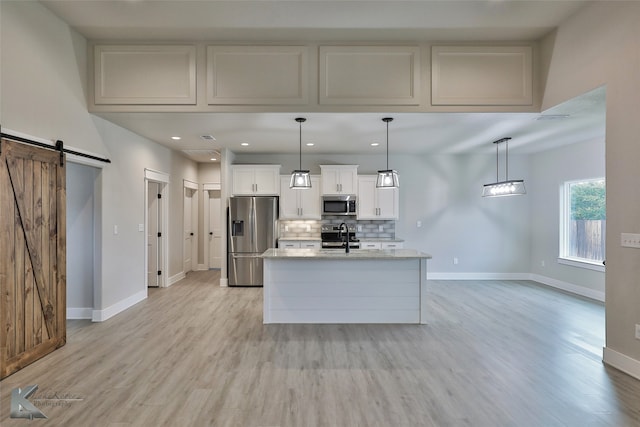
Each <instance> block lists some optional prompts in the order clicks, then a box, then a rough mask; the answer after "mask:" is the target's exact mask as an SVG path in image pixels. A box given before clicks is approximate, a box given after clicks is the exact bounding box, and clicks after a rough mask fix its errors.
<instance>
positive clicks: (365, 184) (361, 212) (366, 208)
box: [358, 176, 379, 219]
mask: <svg viewBox="0 0 640 427" xmlns="http://www.w3.org/2000/svg"><path fill="white" fill-rule="evenodd" d="M377 213H378V207H377V205H376V177H375V176H360V177H358V219H379V218H378V216H377Z"/></svg>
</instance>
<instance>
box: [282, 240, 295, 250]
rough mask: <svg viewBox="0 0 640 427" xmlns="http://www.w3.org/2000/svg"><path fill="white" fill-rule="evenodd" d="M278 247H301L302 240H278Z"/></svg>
mask: <svg viewBox="0 0 640 427" xmlns="http://www.w3.org/2000/svg"><path fill="white" fill-rule="evenodd" d="M278 247H280V248H283V249H299V248H300V242H294V241H292V240H278Z"/></svg>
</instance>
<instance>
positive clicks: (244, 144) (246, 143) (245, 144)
mask: <svg viewBox="0 0 640 427" xmlns="http://www.w3.org/2000/svg"><path fill="white" fill-rule="evenodd" d="M240 145H242V146H243V147H247V146H248V145H249V143H248V142H242V143H240Z"/></svg>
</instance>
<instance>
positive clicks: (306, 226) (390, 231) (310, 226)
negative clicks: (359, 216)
mask: <svg viewBox="0 0 640 427" xmlns="http://www.w3.org/2000/svg"><path fill="white" fill-rule="evenodd" d="M341 222H346V223H347V224H349V225H354V226H356V229H357V230H358V229H359V228H362V231H356V236H357V237H358V238H360V239H395V237H396V222H395V221H394V220H386V221H377V220H356V219H355V218H353V219H345V217H344V216H324V217H323V218H322V219H321V220H280V221H278V224H279V227H280V238H281V239H286V238H287V237H289V238H292V237H309V238H319V237H320V227H322V225H324V224H332V225H339V224H340V223H341ZM380 227H382V229H381V228H380Z"/></svg>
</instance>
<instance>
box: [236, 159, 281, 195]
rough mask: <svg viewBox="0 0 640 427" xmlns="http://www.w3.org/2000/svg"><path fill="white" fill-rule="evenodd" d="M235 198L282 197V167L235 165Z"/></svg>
mask: <svg viewBox="0 0 640 427" xmlns="http://www.w3.org/2000/svg"><path fill="white" fill-rule="evenodd" d="M231 192H232V194H233V195H234V196H278V195H280V165H233V166H232V191H231Z"/></svg>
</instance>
